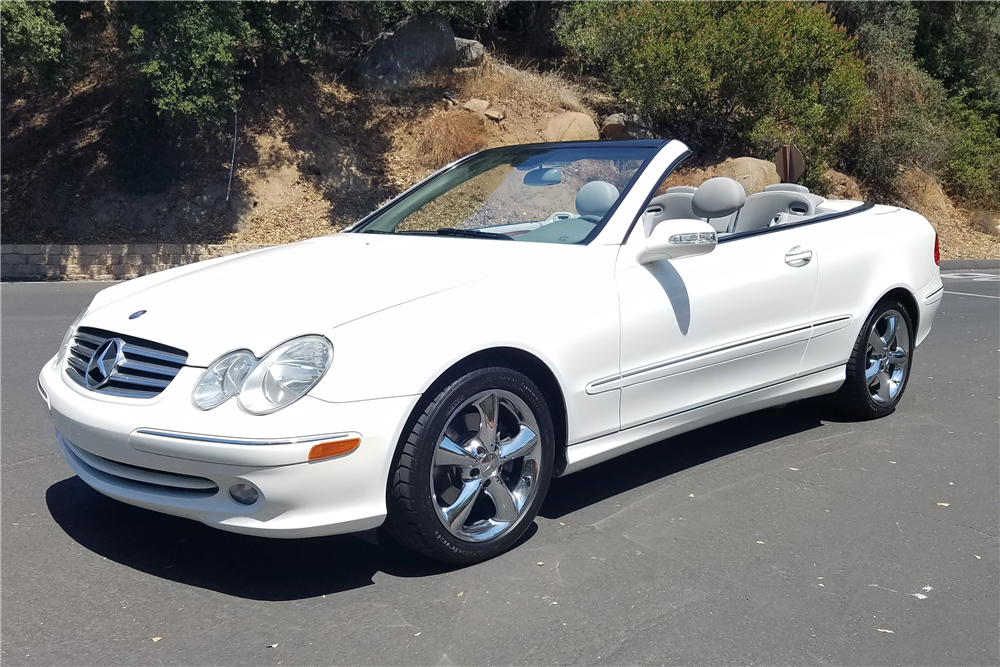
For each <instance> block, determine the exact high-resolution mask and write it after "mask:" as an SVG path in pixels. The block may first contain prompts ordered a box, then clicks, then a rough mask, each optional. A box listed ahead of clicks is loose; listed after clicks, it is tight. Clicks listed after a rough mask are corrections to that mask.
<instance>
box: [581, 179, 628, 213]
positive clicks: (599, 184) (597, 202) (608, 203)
mask: <svg viewBox="0 0 1000 667" xmlns="http://www.w3.org/2000/svg"><path fill="white" fill-rule="evenodd" d="M616 201H618V188H616V187H615V186H613V185H611V184H610V183H608V182H607V181H591V182H590V183H587V184H586V185H584V186H583V187H582V188H580V191H579V192H577V193H576V212H577V213H579V214H580V215H592V216H596V217H598V218H602V217H604V214H605V213H607V212H608V210H609V209H610V208H611V207H612V206H614V205H615V202H616Z"/></svg>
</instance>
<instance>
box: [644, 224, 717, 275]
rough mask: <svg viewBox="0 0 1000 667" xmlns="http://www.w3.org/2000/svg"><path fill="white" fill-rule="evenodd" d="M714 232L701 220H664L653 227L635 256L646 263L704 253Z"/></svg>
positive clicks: (711, 243)
mask: <svg viewBox="0 0 1000 667" xmlns="http://www.w3.org/2000/svg"><path fill="white" fill-rule="evenodd" d="M717 243H718V236H717V235H716V233H715V229H714V228H713V227H712V226H711V225H710V224H708V223H707V222H705V221H704V220H688V219H683V220H664V221H663V222H661V223H660V224H658V225H656V227H653V231H652V232H650V234H649V236H647V237H646V239H645V245H644V247H643V248H642V249H641V250H640V251H639V253H638V254H637V256H636V260H637V261H638V262H639V263H640V264H650V263H652V262H656V261H658V260H661V259H680V258H681V257H693V256H695V255H704V254H705V253H708V252H712V251H713V250H715V246H716V244H717Z"/></svg>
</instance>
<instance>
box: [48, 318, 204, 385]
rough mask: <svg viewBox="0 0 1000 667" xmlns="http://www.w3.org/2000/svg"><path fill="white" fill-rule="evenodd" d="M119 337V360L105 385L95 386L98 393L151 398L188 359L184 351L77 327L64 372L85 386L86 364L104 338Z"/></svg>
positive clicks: (121, 335)
mask: <svg viewBox="0 0 1000 667" xmlns="http://www.w3.org/2000/svg"><path fill="white" fill-rule="evenodd" d="M112 338H118V339H119V340H121V341H124V345H122V360H121V361H120V362H119V363H118V365H117V367H116V368H115V373H114V375H113V376H112V377H111V379H110V380H109V381H108V382H107V384H105V385H103V386H101V387H99V388H98V389H95V390H94V391H97V392H98V393H101V394H110V395H111V396H126V397H129V398H152V397H153V396H156V395H158V394H159V393H160V392H162V391H163V390H164V389H165V388H166V387H167V385H168V384H170V381H171V380H173V379H174V377H175V376H176V375H177V373H178V372H179V371H180V370H181V368H182V367H183V366H184V362H186V361H187V352H185V351H184V350H178V349H177V348H175V347H168V346H166V345H161V344H159V343H154V342H152V341H148V340H142V339H141V338H133V337H132V336H126V335H123V334H116V333H112V332H110V331H104V330H103V329H93V328H90V327H80V328H79V329H78V330H77V332H76V334H75V335H74V337H73V342H72V343H70V347H69V354H67V355H66V372H67V373H68V374H69V376H70V377H71V378H73V380H74V381H75V382H76V383H77V384H79V385H81V386H84V387H86V386H87V384H86V380H85V375H86V373H87V364H88V363H89V362H90V358H91V357H92V356H93V355H94V352H96V351H97V349H98V348H99V347H100V346H101V345H103V344H104V343H105V342H106V341H108V340H110V339H112Z"/></svg>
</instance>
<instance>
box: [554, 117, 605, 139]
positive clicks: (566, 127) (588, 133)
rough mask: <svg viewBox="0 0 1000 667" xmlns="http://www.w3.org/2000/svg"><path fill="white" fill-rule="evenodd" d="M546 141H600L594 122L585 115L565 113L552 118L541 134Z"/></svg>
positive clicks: (599, 134)
mask: <svg viewBox="0 0 1000 667" xmlns="http://www.w3.org/2000/svg"><path fill="white" fill-rule="evenodd" d="M542 134H543V136H544V137H545V140H546V141H588V140H591V139H600V138H601V133H600V132H598V131H597V126H596V125H594V121H593V120H592V119H591V118H590V116H588V115H587V114H585V113H580V112H578V111H567V112H565V113H561V114H559V115H558V116H555V117H553V118H552V120H550V121H549V124H548V126H547V127H546V128H545V131H544V132H543V133H542Z"/></svg>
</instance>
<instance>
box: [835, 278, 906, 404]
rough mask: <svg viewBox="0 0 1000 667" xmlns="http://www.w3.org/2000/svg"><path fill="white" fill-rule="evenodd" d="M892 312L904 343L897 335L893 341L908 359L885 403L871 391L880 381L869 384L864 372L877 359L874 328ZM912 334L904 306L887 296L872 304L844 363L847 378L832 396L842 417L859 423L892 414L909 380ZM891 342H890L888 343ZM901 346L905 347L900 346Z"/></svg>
mask: <svg viewBox="0 0 1000 667" xmlns="http://www.w3.org/2000/svg"><path fill="white" fill-rule="evenodd" d="M893 313H897V314H898V315H899V316H900V319H901V320H902V323H903V324H904V325H905V329H906V336H905V340H898V339H899V338H900V337H899V336H898V335H897V337H896V339H895V342H896V343H897V344H898V347H900V348H903V349H904V350H905V352H906V355H907V356H906V363H905V367H904V369H903V373H902V377H901V378H900V379H899V381H898V383H896V389H895V391H894V393H892V394H891V397H889V399H888V400H883V399H881V398H880V397H879V396H878V395H877V392H876V393H874V394H873V388H872V387H873V384H872V383H875V385H874V386H879V387H880V386H881V385H880V381H879V380H877V379H876V380H872V381H869V380H868V379H867V378H866V376H865V373H866V370H867V369H868V368H869V366H870V364H871V363H873V360H874V359H876V358H877V356H878V355H873V352H872V349H871V346H870V344H869V340H870V337H871V336H872V330H873V327H875V326H876V324H877V323H881V322H884V319H883V318H884V317H886V316H887V315H888V316H891V315H892V314H893ZM897 334H898V329H897ZM915 335H916V332H915V331H914V327H913V318H912V316H911V315H910V311H909V308H907V306H906V304H904V303H903V302H902V301H900V300H899V299H896V298H893V297H886V298H884V299H882V300H881V301H879V302H878V304H876V305H875V308H873V309H872V312H871V314H869V316H868V319H867V320H865V324H864V326H863V327H862V328H861V332H860V333H859V334H858V338H857V340H856V341H855V343H854V349H853V350H852V351H851V357H850V359H849V360H848V362H847V379H846V380H845V381H844V384H843V385H842V386H841V387H840V389H838V390H837V392H836V393H835V394H833V396H832V398H833V403H834V406H835V407H836V408H837V410H838V411H839V412H840V413H841V414H842V415H844V416H845V417H849V418H853V419H859V420H868V419H878V418H879V417H884V416H886V415H888V414H891V413H892V412H893V410H895V409H896V406H897V405H899V401H900V399H902V398H903V392H904V391H905V390H906V385H907V383H908V382H909V379H910V374H911V367H912V364H913V347H914V346H913V341H914V336H915ZM892 342H893V341H890V343H892ZM904 345H905V347H903V346H904Z"/></svg>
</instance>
